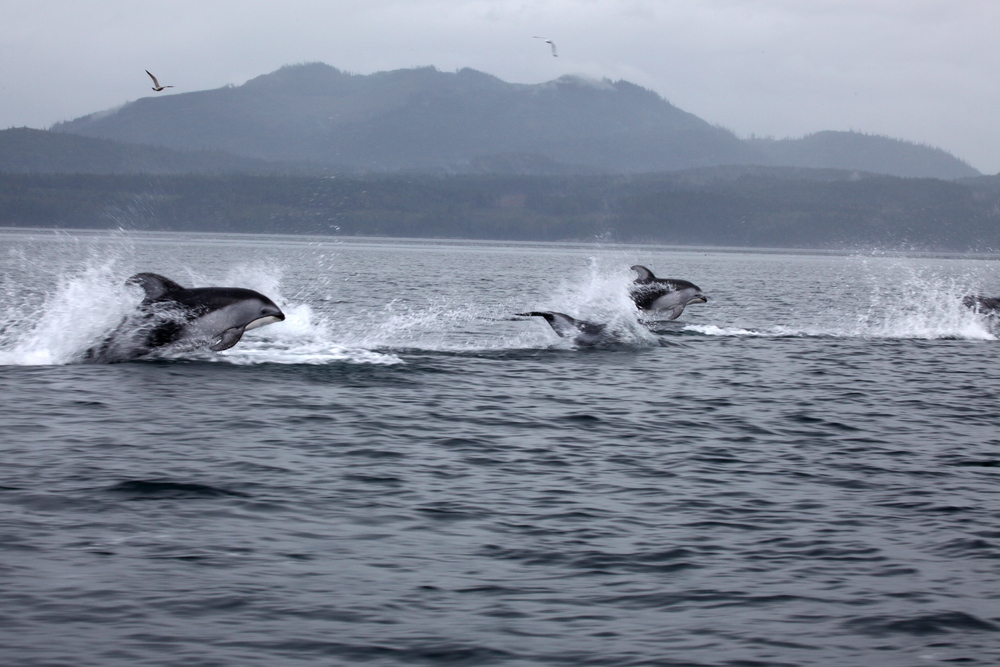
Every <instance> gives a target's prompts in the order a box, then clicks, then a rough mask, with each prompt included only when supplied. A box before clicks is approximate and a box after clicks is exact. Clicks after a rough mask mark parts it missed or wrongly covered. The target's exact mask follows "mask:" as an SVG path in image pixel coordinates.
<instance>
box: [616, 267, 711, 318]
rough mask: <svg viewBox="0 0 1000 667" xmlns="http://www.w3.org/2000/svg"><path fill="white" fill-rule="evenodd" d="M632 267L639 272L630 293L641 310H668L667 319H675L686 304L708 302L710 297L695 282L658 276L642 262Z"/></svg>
mask: <svg viewBox="0 0 1000 667" xmlns="http://www.w3.org/2000/svg"><path fill="white" fill-rule="evenodd" d="M630 268H631V269H632V270H633V271H635V272H636V273H637V274H639V275H638V277H637V278H636V279H635V282H634V283H632V286H631V287H630V288H629V295H630V296H631V297H632V301H633V303H635V305H636V308H638V309H639V310H646V311H654V312H660V311H667V313H668V316H667V319H668V320H675V319H677V318H678V317H680V315H681V313H683V312H684V306H689V305H691V304H692V303H707V302H708V297H707V296H705V294H704V293H703V292H702V291H701V288H700V287H698V286H697V285H695V284H694V283H689V282H688V281H686V280H678V279H676V278H657V277H656V276H654V275H653V272H652V271H650V270H649V269H647V268H646V267H645V266H642V265H640V264H636V265H634V266H632V267H630Z"/></svg>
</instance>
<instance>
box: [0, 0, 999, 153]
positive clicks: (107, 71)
mask: <svg viewBox="0 0 1000 667" xmlns="http://www.w3.org/2000/svg"><path fill="white" fill-rule="evenodd" d="M535 35H540V36H544V37H547V38H550V39H552V40H553V41H555V43H556V45H557V46H558V52H559V57H558V58H553V57H552V56H551V54H550V52H549V49H548V45H547V44H545V43H543V42H542V41H541V40H536V39H532V37H533V36H535ZM313 61H321V62H325V63H328V64H330V65H333V66H335V67H338V68H340V69H343V70H347V71H350V72H355V73H362V74H367V73H370V72H375V71H380V70H388V69H397V68H402V67H418V66H424V65H434V66H435V67H437V68H438V69H440V70H444V71H453V70H456V69H460V68H462V67H472V68H474V69H478V70H482V71H484V72H488V73H490V74H494V75H496V76H499V77H500V78H501V79H504V80H505V81H511V82H517V83H538V82H541V81H547V80H550V79H554V78H556V77H559V76H562V75H563V74H583V75H588V76H595V77H608V78H610V79H614V80H617V79H626V80H628V81H632V82H634V83H638V84H640V85H642V86H645V87H647V88H650V89H652V90H654V91H656V92H657V93H659V94H660V95H662V96H663V97H664V98H666V99H667V100H669V101H670V102H672V103H673V104H675V105H677V106H678V107H680V108H682V109H684V110H685V111H690V112H691V113H694V114H696V115H698V116H700V117H701V118H703V119H705V120H707V121H708V122H710V123H714V124H717V125H722V126H724V127H726V128H729V129H730V130H732V131H734V132H736V133H737V134H738V135H740V136H744V137H745V136H749V135H751V134H756V135H758V136H773V137H778V138H780V137H788V136H792V137H795V136H802V135H804V134H808V133H810V132H815V131H818V130H852V129H853V130H857V131H861V132H867V133H871V134H884V135H888V136H891V137H897V138H900V139H907V140H910V141H916V142H920V143H926V144H931V145H933V146H939V147H941V148H944V149H945V150H947V151H949V152H951V153H953V154H955V155H956V156H957V157H959V158H961V159H963V160H966V161H967V162H969V163H970V164H971V165H972V166H973V167H975V168H977V169H979V170H980V171H982V172H984V173H997V172H1000V1H998V0H698V1H696V0H690V1H689V0H526V1H517V0H284V1H282V2H268V1H264V0H239V1H236V0H219V1H213V0H193V1H192V0H169V1H162V2H160V1H155V0H143V1H141V2H136V1H135V0H129V1H125V0H89V1H88V2H86V3H84V2H79V1H76V0H70V1H57V0H4V3H3V8H2V10H0V128H6V127H12V126H22V125H27V126H28V127H36V128H45V127H48V126H50V125H52V124H53V123H55V122H58V121H61V120H69V119H72V118H76V117H78V116H81V115H84V114H87V113H91V112H93V111H99V110H103V109H107V108H110V107H114V106H118V105H120V104H122V103H124V102H127V101H131V100H136V99H138V98H140V97H145V96H147V95H153V94H155V93H153V92H152V91H151V90H150V89H149V86H150V81H149V80H148V78H147V77H146V74H145V73H144V72H143V70H144V69H148V70H150V71H151V72H153V73H154V74H156V75H157V76H158V77H159V78H160V81H161V83H164V84H173V85H175V86H176V88H173V89H172V90H170V91H167V93H166V94H176V93H180V92H188V91H194V90H203V89H207V88H217V87H220V86H224V85H227V84H237V85H238V84H242V83H243V82H245V81H246V80H247V79H250V78H253V77H255V76H258V75H260V74H265V73H267V72H271V71H273V70H275V69H277V68H279V67H281V66H282V65H286V64H293V63H301V62H313Z"/></svg>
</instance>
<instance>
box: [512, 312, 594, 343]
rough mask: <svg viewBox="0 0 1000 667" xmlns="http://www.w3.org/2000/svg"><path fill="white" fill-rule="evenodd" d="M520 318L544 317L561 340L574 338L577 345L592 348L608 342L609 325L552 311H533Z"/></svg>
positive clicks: (519, 314) (521, 314)
mask: <svg viewBox="0 0 1000 667" xmlns="http://www.w3.org/2000/svg"><path fill="white" fill-rule="evenodd" d="M517 314H518V316H520V317H544V318H545V321H546V322H548V323H549V326H551V327H552V330H553V331H555V332H556V333H557V334H559V337H560V338H572V339H573V342H574V343H576V344H577V345H582V346H585V347H590V346H593V345H599V344H600V343H604V342H606V341H607V340H608V336H607V333H606V331H605V329H606V327H607V325H605V324H597V323H595V322H587V321H585V320H578V319H576V318H573V317H570V316H569V315H566V314H565V313H557V312H554V311H551V310H541V311H539V310H533V311H531V312H530V313H517Z"/></svg>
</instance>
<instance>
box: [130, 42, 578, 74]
mask: <svg viewBox="0 0 1000 667" xmlns="http://www.w3.org/2000/svg"><path fill="white" fill-rule="evenodd" d="M534 38H535V39H545V38H544V37H539V36H538V35H535V36H534ZM545 43H546V44H548V45H549V46H551V47H552V57H553V58H558V57H559V54H558V53H556V43H555V42H553V41H552V40H551V39H545ZM150 76H152V75H150Z"/></svg>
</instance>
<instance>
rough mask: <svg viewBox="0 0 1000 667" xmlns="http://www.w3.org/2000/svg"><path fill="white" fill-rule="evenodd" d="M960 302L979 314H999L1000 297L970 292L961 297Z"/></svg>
mask: <svg viewBox="0 0 1000 667" xmlns="http://www.w3.org/2000/svg"><path fill="white" fill-rule="evenodd" d="M962 304H963V305H965V307H966V308H971V309H972V310H973V311H974V312H976V313H979V314H980V315H987V316H989V317H997V316H1000V298H994V297H989V296H979V295H978V294H970V295H968V296H967V297H965V298H964V299H962Z"/></svg>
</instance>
